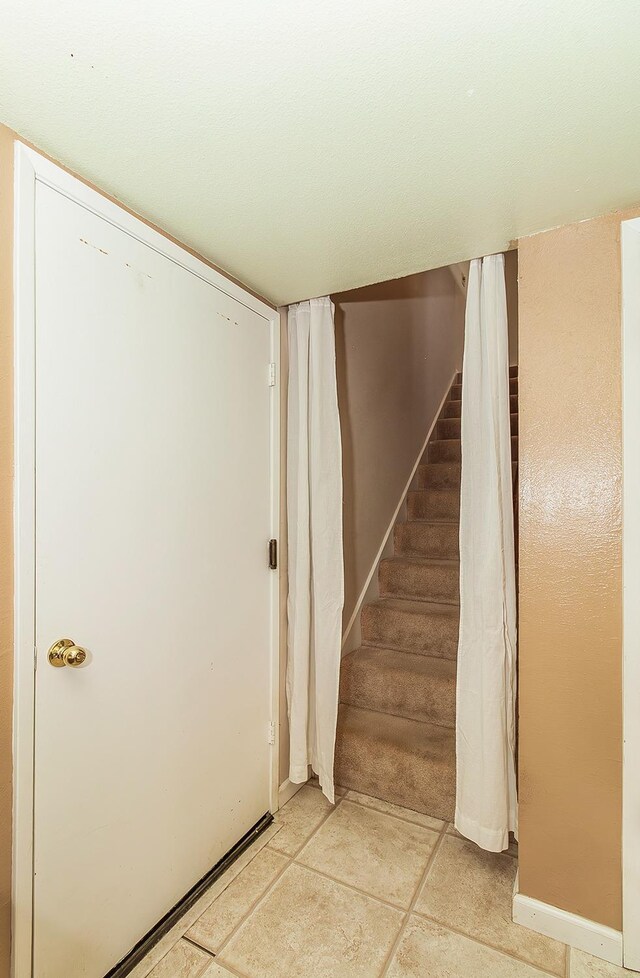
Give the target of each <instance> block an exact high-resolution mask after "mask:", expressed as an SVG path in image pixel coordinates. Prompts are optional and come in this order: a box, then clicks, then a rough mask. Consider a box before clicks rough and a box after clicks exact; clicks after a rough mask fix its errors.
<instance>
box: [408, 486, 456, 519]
mask: <svg viewBox="0 0 640 978" xmlns="http://www.w3.org/2000/svg"><path fill="white" fill-rule="evenodd" d="M459 516H460V492H459V490H455V489H449V490H447V491H437V490H436V491H433V490H429V489H427V490H425V489H422V490H411V491H410V492H409V493H407V519H409V520H457V519H458V517H459Z"/></svg>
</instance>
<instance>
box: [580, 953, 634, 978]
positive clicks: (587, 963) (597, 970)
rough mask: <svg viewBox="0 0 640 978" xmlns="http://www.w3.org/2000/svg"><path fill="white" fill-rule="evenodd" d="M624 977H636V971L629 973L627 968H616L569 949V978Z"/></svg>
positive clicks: (606, 962)
mask: <svg viewBox="0 0 640 978" xmlns="http://www.w3.org/2000/svg"><path fill="white" fill-rule="evenodd" d="M625 975H629V978H631V976H632V975H635V976H636V978H637V976H638V972H637V971H629V970H628V969H627V968H618V967H616V965H615V964H609V962H608V961H602V960H601V959H600V958H594V957H592V956H591V955H590V954H585V952H584V951H578V950H576V948H575V947H572V948H571V967H570V969H569V978H624V976H625Z"/></svg>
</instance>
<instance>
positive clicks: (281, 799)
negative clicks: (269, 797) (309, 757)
mask: <svg viewBox="0 0 640 978" xmlns="http://www.w3.org/2000/svg"><path fill="white" fill-rule="evenodd" d="M306 783H307V782H306V781H301V782H300V784H295V783H294V782H293V781H289V778H287V780H286V781H283V782H282V784H281V785H280V787H279V788H278V808H282V806H283V805H286V804H287V802H288V801H290V799H291V798H293V796H294V795H295V794H296V792H298V791H300V788H304V786H305V784H306Z"/></svg>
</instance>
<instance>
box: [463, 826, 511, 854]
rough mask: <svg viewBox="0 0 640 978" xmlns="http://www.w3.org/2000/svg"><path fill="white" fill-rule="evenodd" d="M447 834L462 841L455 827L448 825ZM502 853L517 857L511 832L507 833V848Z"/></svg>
mask: <svg viewBox="0 0 640 978" xmlns="http://www.w3.org/2000/svg"><path fill="white" fill-rule="evenodd" d="M447 833H448V834H449V835H456V836H457V837H458V838H459V839H464V836H463V835H460V833H459V832H458V830H457V828H456V827H455V825H451V824H449V825H448V826H447ZM504 851H505V852H508V853H509V855H510V856H517V855H518V843H517V842H516V840H515V839H514V837H513V832H510V833H509V847H508V848H507V849H505V850H504Z"/></svg>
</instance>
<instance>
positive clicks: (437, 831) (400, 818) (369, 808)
mask: <svg viewBox="0 0 640 978" xmlns="http://www.w3.org/2000/svg"><path fill="white" fill-rule="evenodd" d="M351 790H353V789H351V788H350V789H349V791H351ZM367 797H371V796H370V795H368V796H367ZM342 800H343V801H348V802H351V804H352V805H359V806H360V808H366V809H367V811H369V812H375V813H376V815H388V816H389V818H397V819H398V821H399V822H404V823H406V824H407V825H417V826H418V828H420V829H429V831H430V832H434V833H435V834H436V835H440V833H441V832H442V826H440V827H439V828H434V827H433V825H423V824H422V822H416V821H414V820H413V819H411V818H405V817H404V815H397V814H396V813H395V812H385V811H384V810H383V809H382V808H374V807H373V805H365V804H363V803H362V802H361V801H358V799H357V798H349V794H348V793H347V794H346V795H345V796H344V798H343V799H342ZM389 804H391V802H389ZM416 814H418V815H422V814H423V813H422V812H417V813H416ZM427 817H428V818H435V815H432V816H427ZM436 821H438V822H442V823H443V825H444V826H445V827H446V826H447V825H448V824H449V823H448V822H444V821H443V819H441V818H439V819H436Z"/></svg>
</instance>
